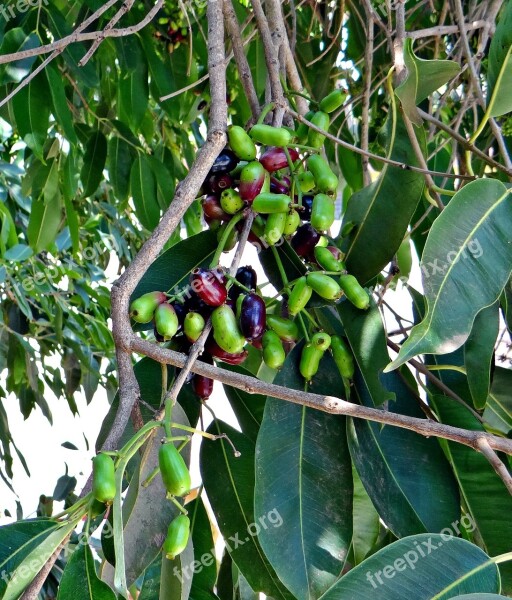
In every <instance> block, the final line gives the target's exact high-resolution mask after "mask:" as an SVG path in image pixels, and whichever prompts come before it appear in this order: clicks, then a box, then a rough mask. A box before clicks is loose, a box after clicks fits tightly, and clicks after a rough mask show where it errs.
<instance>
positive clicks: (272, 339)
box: [261, 331, 286, 369]
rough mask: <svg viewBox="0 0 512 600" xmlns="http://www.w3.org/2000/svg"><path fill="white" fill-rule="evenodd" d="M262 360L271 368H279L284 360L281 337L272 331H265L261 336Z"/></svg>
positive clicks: (284, 354)
mask: <svg viewBox="0 0 512 600" xmlns="http://www.w3.org/2000/svg"><path fill="white" fill-rule="evenodd" d="M261 345H262V348H263V362H264V363H265V364H266V365H267V367H270V368H271V369H280V368H281V367H282V366H283V364H284V361H285V360H286V353H285V351H284V348H283V344H282V342H281V339H280V338H279V336H278V335H277V334H276V333H275V332H274V331H265V333H264V334H263V337H262V338H261Z"/></svg>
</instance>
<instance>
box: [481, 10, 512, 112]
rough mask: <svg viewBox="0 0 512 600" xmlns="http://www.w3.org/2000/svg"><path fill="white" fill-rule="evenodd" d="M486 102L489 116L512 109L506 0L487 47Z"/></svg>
mask: <svg viewBox="0 0 512 600" xmlns="http://www.w3.org/2000/svg"><path fill="white" fill-rule="evenodd" d="M487 90H488V91H487V104H488V105H489V109H490V116H491V117H499V116H501V115H504V114H505V113H508V112H510V111H511V110H512V4H511V3H510V2H506V3H505V6H504V8H503V12H502V15H501V18H500V20H499V23H498V25H497V27H496V31H495V33H494V35H493V37H492V40H491V46H490V48H489V68H488V71H487Z"/></svg>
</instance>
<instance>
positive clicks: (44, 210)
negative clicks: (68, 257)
mask: <svg viewBox="0 0 512 600" xmlns="http://www.w3.org/2000/svg"><path fill="white" fill-rule="evenodd" d="M61 219H62V214H61V198H60V196H59V195H58V194H57V195H56V196H55V197H54V198H53V199H51V200H50V201H49V202H46V203H45V202H44V201H43V200H35V199H34V200H33V201H32V210H31V211H30V218H29V222H28V228H27V235H28V241H29V243H30V246H31V248H32V249H33V250H34V252H36V253H37V252H41V250H47V249H48V248H49V247H50V246H51V245H52V244H53V243H54V242H55V238H56V237H57V234H58V232H59V229H60V224H61Z"/></svg>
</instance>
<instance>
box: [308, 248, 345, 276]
mask: <svg viewBox="0 0 512 600" xmlns="http://www.w3.org/2000/svg"><path fill="white" fill-rule="evenodd" d="M314 253H315V260H316V262H317V263H318V265H319V266H320V267H321V268H322V269H324V271H335V272H336V271H337V272H342V271H344V270H345V264H344V263H343V262H342V261H341V260H337V259H336V258H334V256H333V254H332V252H331V251H330V250H328V249H327V248H324V247H322V246H315V250H314Z"/></svg>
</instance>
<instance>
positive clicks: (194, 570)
mask: <svg viewBox="0 0 512 600" xmlns="http://www.w3.org/2000/svg"><path fill="white" fill-rule="evenodd" d="M187 510H188V511H189V515H190V522H191V531H192V542H193V546H194V559H195V560H194V561H193V563H192V564H189V565H187V566H188V570H187V572H186V574H187V575H188V576H189V577H190V579H191V580H192V587H191V588H190V599H191V600H217V596H216V595H215V594H214V592H213V588H214V587H215V582H216V580H217V561H216V557H215V551H214V550H215V544H214V541H213V534H212V527H211V524H210V519H209V517H208V513H207V512H206V508H205V505H204V503H203V500H202V499H201V498H196V500H194V502H193V503H192V504H188V505H187Z"/></svg>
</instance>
